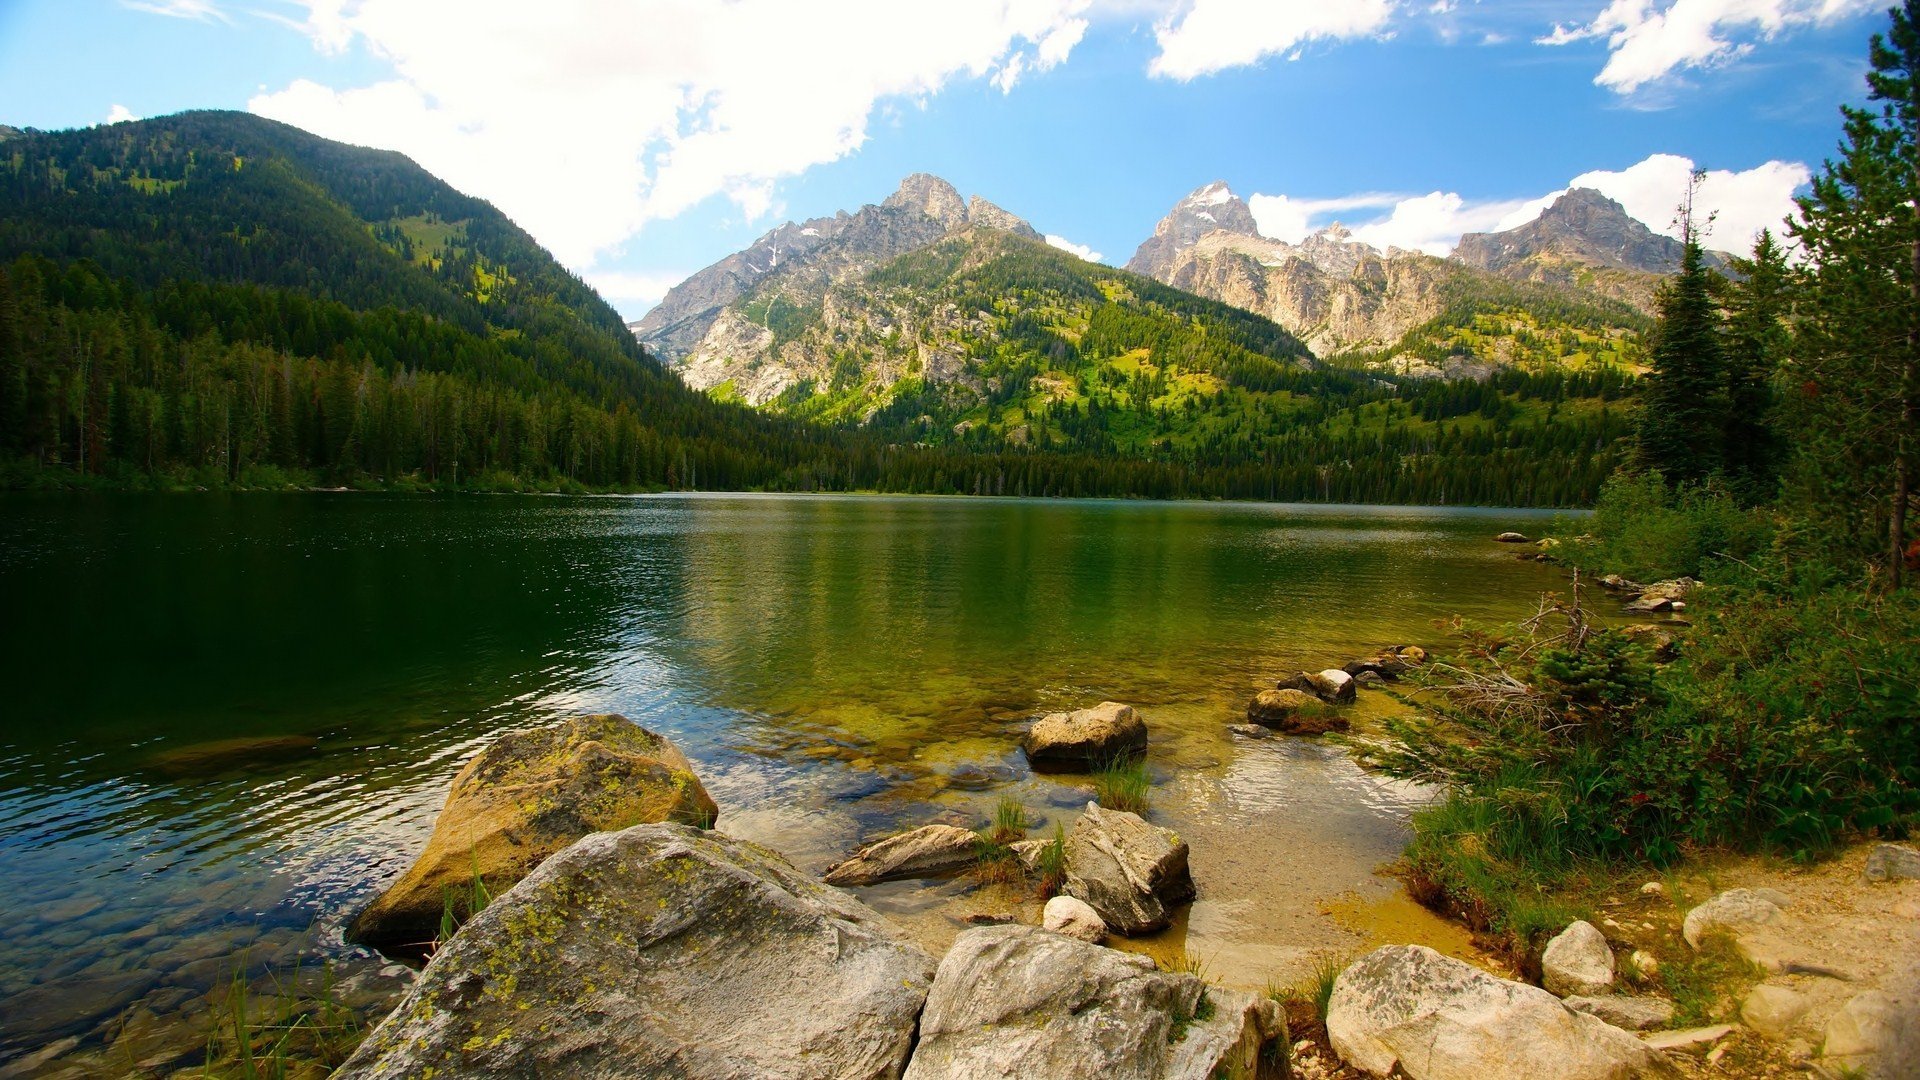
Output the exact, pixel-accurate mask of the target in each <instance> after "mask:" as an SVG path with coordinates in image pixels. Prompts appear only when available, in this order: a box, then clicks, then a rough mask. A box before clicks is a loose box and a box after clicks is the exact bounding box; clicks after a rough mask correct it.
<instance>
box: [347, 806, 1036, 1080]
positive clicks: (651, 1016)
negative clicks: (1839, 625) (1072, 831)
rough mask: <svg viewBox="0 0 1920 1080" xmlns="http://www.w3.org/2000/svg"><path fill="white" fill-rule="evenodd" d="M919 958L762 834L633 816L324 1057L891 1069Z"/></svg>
mask: <svg viewBox="0 0 1920 1080" xmlns="http://www.w3.org/2000/svg"><path fill="white" fill-rule="evenodd" d="M1062 940H1064V939H1062ZM933 968H934V965H933V960H932V958H930V957H928V956H927V955H926V954H925V953H923V952H921V951H920V950H919V949H918V948H916V947H914V946H913V945H912V944H910V943H908V942H907V941H906V940H905V939H904V938H902V937H901V936H900V935H899V932H898V931H897V930H895V929H894V927H893V926H892V925H891V924H890V923H888V922H887V921H886V920H885V919H883V918H882V917H881V916H880V915H879V914H878V913H877V912H875V911H874V910H873V909H871V908H869V907H867V906H866V905H865V904H862V903H860V902H859V901H857V900H855V899H853V898H852V897H851V896H849V895H848V894H846V893H844V892H841V891H840V890H838V889H834V888H830V887H828V886H825V885H822V884H820V883H819V882H817V881H814V880H813V879H811V878H809V877H808V876H806V875H805V874H802V873H800V872H799V871H798V870H796V869H795V868H794V867H793V866H792V865H791V864H790V863H788V862H787V861H786V860H785V859H783V858H781V857H780V856H779V855H777V854H775V853H773V852H771V851H768V850H767V849H765V848H762V847H759V846H758V845H755V844H750V843H747V842H746V841H742V840H736V839H733V838H731V837H727V836H722V835H719V834H716V833H710V832H706V831H703V830H699V829H693V828H688V827H686V826H684V825H669V824H661V825H640V826H636V827H634V828H631V829H627V830H624V831H622V832H603V833H596V834H594V835H592V836H588V837H586V838H585V839H583V840H580V841H579V842H577V843H575V844H574V845H573V846H571V847H569V848H567V849H566V850H565V851H562V852H561V853H559V854H557V855H555V856H553V857H552V858H550V859H548V860H547V861H546V862H544V863H542V864H541V865H540V867H539V868H538V869H536V870H535V871H533V873H531V874H529V875H528V876H527V877H526V878H525V879H524V880H523V881H521V882H520V883H519V884H518V885H516V886H514V887H513V888H512V889H511V890H509V891H507V892H506V893H505V894H504V895H502V896H500V897H499V898H497V899H496V900H494V902H493V903H492V904H491V905H489V906H488V907H487V908H486V909H485V910H484V911H482V912H480V913H479V914H478V915H476V916H474V918H473V919H472V920H471V921H469V922H468V923H467V924H466V925H465V926H463V927H461V929H460V932H459V933H457V934H455V935H454V936H453V938H452V939H451V940H450V941H449V942H447V943H446V944H445V945H443V946H442V947H441V948H440V949H439V950H438V951H437V952H435V953H434V956H433V959H432V960H431V961H430V962H429V963H428V964H427V966H426V969H425V970H424V971H422V972H421V973H420V978H419V980H418V981H417V982H416V983H415V984H414V986H413V988H412V990H410V991H409V992H408V994H407V996H406V998H405V999H404V1000H402V1001H401V1003H400V1005H399V1006H398V1007H397V1008H395V1009H394V1011H393V1013H392V1014H391V1015H389V1016H388V1017H387V1018H386V1020H385V1021H383V1022H382V1023H381V1024H380V1026H379V1027H378V1028H377V1029H375V1030H374V1032H373V1034H372V1035H371V1036H369V1037H368V1038H367V1040H366V1042H364V1043H363V1044H362V1045H361V1046H360V1048H359V1049H358V1050H356V1051H355V1052H354V1054H353V1056H352V1057H351V1058H350V1059H348V1061H347V1063H346V1064H345V1065H344V1066H342V1068H341V1070H340V1071H339V1072H338V1073H336V1074H334V1075H335V1077H336V1080H372V1078H389V1077H391V1078H399V1077H419V1076H434V1077H437V1078H438V1080H458V1078H478V1077H498V1076H636V1075H639V1076H675V1077H689V1078H721V1077H725V1078H728V1080H732V1078H738V1077H748V1076H752V1077H774V1078H781V1077H806V1078H826V1077H874V1078H878V1077H893V1076H898V1075H899V1074H900V1070H901V1069H902V1068H903V1067H905V1065H906V1062H907V1056H908V1053H909V1052H910V1050H911V1049H912V1046H913V1038H914V1025H915V1018H916V1017H917V1016H918V1015H919V1012H920V1009H921V1006H922V1004H923V1003H924V1002H925V1000H926V995H927V989H928V987H929V985H930V984H931V981H932V975H933Z"/></svg>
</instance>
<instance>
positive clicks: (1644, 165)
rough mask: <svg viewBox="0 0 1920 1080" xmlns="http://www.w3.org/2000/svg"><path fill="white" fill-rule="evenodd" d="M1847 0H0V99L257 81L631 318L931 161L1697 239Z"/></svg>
mask: <svg viewBox="0 0 1920 1080" xmlns="http://www.w3.org/2000/svg"><path fill="white" fill-rule="evenodd" d="M1883 7H1884V5H1883V3H1879V2H1862V0H1565V2H1551V3H1549V2H1533V0H1485V2H1480V3H1475V2H1472V0H1415V2H1397V0H1308V2H1302V0H728V2H720V0H626V2H621V0H542V2H539V3H533V4H526V3H518V2H507V0H0V122H5V123H11V124H15V125H19V126H33V127H39V128H61V127H74V126H82V125H88V124H96V123H101V122H105V121H106V120H107V119H108V118H109V116H115V117H123V118H125V117H144V116H153V115H159V114H163V113H168V112H174V111H178V110H181V109H189V108H229V109H251V110H253V111H255V112H259V113H262V114H264V115H269V116H274V117H276V118H278V119H283V120H286V121H288V122H290V123H295V124H298V125H299V126H302V127H305V128H308V129H309V130H313V131H316V132H318V133H320V134H323V135H327V136H329V137H332V138H338V139H342V140H345V141H349V142H356V143H363V144H368V145H377V146H384V147H390V148H393V149H397V150H401V151H403V152H405V153H408V154H411V155H412V156H413V157H414V158H415V159H416V160H418V161H420V162H421V163H422V164H423V165H425V166H427V167H428V168H429V169H432V170H433V171H434V172H436V173H438V174H440V175H441V176H443V177H444V178H446V179H447V180H449V181H450V182H452V183H453V184H455V185H456V186H458V187H460V188H462V189H463V190H467V191H471V192H473V193H475V194H478V195H481V196H484V197H486V198H488V199H491V200H492V201H493V202H494V203H495V204H496V205H498V206H500V207H501V208H502V209H503V210H505V211H506V212H507V213H509V214H510V215H512V216H513V217H514V218H515V219H516V220H517V221H519V222H520V223H521V224H522V225H524V226H526V227H527V228H528V229H529V230H530V231H532V232H533V233H534V235H535V236H536V237H538V238H539V239H540V240H541V241H542V242H543V243H545V244H547V246H549V247H550V248H552V249H553V250H554V252H555V253H556V254H557V255H559V256H560V258H561V259H562V260H563V261H564V262H566V263H567V264H568V265H569V266H571V267H573V268H574V269H575V270H577V271H579V272H581V273H582V274H583V275H584V276H586V277H587V278H588V279H589V280H590V281H593V282H595V283H596V284H597V285H599V286H601V289H602V291H603V292H604V293H605V294H607V295H608V298H609V299H611V300H613V301H614V303H615V305H616V306H618V307H619V308H620V309H621V310H622V311H624V312H626V313H627V314H628V316H629V317H635V318H637V317H638V316H639V315H640V314H642V313H643V312H644V311H645V310H646V309H647V307H649V306H650V305H651V303H652V302H654V301H655V300H656V299H657V298H658V296H659V295H660V293H661V292H662V291H663V290H664V289H665V288H666V286H667V285H670V284H671V283H672V282H673V281H675V280H677V279H678V278H679V277H681V276H684V275H685V274H687V273H690V272H691V271H693V270H696V269H698V268H699V267H701V266H703V265H705V264H707V263H710V262H712V261H714V260H715V259H718V258H720V257H721V256H723V255H725V254H726V253H728V252H730V251H733V250H735V249H737V248H740V247H742V246H744V245H745V244H747V243H748V242H750V241H751V240H752V239H753V237H755V236H757V235H759V234H760V233H762V232H764V231H766V230H767V229H769V228H772V227H773V226H774V225H776V224H778V223H779V222H780V221H782V220H785V219H788V218H794V219H799V218H805V217H810V216H815V215H820V214H829V213H832V212H833V211H834V210H837V209H842V208H846V209H852V208H855V207H858V206H859V205H860V204H862V203H867V202H876V201H878V200H880V199H881V198H884V197H885V196H886V195H887V194H888V193H889V192H890V191H891V190H892V189H893V187H894V186H895V185H896V184H897V183H898V181H899V179H900V177H901V176H903V175H905V174H907V173H909V172H915V171H927V172H934V173H938V174H940V175H942V176H945V177H947V178H948V179H949V180H951V181H953V182H954V184H955V185H956V186H958V187H959V188H960V189H961V191H962V192H964V193H968V194H974V193H978V194H981V195H984V196H986V197H987V198H989V199H991V200H993V201H994V202H997V203H999V204H1000V205H1002V206H1005V207H1006V208H1008V209H1010V210H1012V211H1014V212H1016V213H1019V214H1021V215H1022V216H1024V217H1026V218H1027V219H1028V220H1030V221H1032V222H1033V223H1034V225H1035V226H1036V227H1038V228H1039V229H1041V230H1042V231H1043V232H1045V233H1048V234H1050V235H1052V236H1055V237H1058V238H1059V239H1060V242H1061V243H1062V244H1071V245H1075V246H1077V247H1078V248H1080V249H1081V250H1083V251H1086V252H1089V253H1098V254H1099V255H1100V256H1102V257H1103V258H1104V260H1105V261H1107V262H1111V263H1115V264H1119V263H1122V262H1124V261H1125V260H1126V259H1127V257H1128V256H1129V255H1131V253H1132V251H1133V248H1134V247H1135V246H1136V245H1137V244H1138V243H1139V242H1140V240H1142V239H1143V238H1145V237H1146V236H1147V235H1149V234H1150V233H1151V232H1152V230H1153V226H1154V224H1155V222H1156V221H1157V220H1158V219H1159V218H1160V217H1161V216H1162V215H1163V214H1164V213H1166V211H1167V209H1168V208H1169V207H1170V206H1171V205H1172V204H1173V203H1174V202H1175V201H1177V200H1178V199H1179V198H1180V197H1181V196H1182V195H1184V194H1185V193H1186V192H1188V191H1190V190H1192V189H1194V188H1196V187H1199V186H1201V185H1202V184H1205V183H1207V182H1208V181H1211V180H1214V179H1224V180H1226V181H1228V182H1229V184H1231V185H1232V187H1233V188H1234V190H1235V191H1236V192H1238V193H1240V194H1242V195H1243V196H1247V197H1249V199H1250V201H1251V202H1252V204H1253V206H1254V209H1255V215H1256V217H1257V218H1258V220H1259V221H1260V223H1261V227H1262V229H1263V231H1266V232H1268V233H1269V234H1271V235H1274V236H1276V237H1277V238H1279V239H1286V240H1293V239H1298V237H1299V236H1300V235H1301V234H1303V233H1304V231H1306V230H1308V229H1311V228H1314V227H1318V226H1320V225H1324V224H1325V223H1327V222H1328V221H1330V220H1333V219H1334V218H1336V217H1337V218H1339V219H1341V220H1343V221H1345V222H1346V223H1348V224H1349V225H1352V226H1356V227H1357V229H1358V232H1359V234H1360V235H1361V237H1362V238H1364V239H1367V240H1369V241H1371V242H1374V243H1377V244H1380V245H1382V246H1385V245H1388V244H1394V245H1398V246H1404V247H1419V248H1422V249H1424V250H1429V251H1433V252H1435V253H1444V252H1445V251H1446V250H1447V249H1449V248H1450V247H1451V245H1452V243H1453V241H1454V239H1456V238H1457V236H1458V235H1459V233H1460V232H1462V231H1474V230H1482V229H1489V228H1496V227H1502V226H1510V225H1512V224H1514V223H1517V222H1519V221H1523V220H1525V219H1526V218H1527V217H1528V216H1530V215H1531V214H1533V213H1536V212H1537V211H1538V208H1539V206H1541V205H1543V204H1544V202H1545V201H1547V200H1549V199H1550V198H1551V197H1552V195H1553V194H1554V193H1556V192H1558V191H1560V190H1562V189H1564V188H1566V187H1567V186H1569V184H1570V183H1573V182H1575V181H1576V180H1578V181H1579V182H1581V183H1584V184H1587V185H1589V186H1596V187H1599V188H1601V190H1603V191H1606V192H1607V193H1608V194H1610V195H1613V196H1614V197H1615V198H1618V199H1620V200H1621V201H1622V202H1623V203H1624V204H1625V205H1626V206H1627V207H1628V209H1629V210H1630V211H1632V212H1633V213H1635V214H1636V216H1639V217H1641V218H1642V219H1643V220H1645V221H1647V222H1648V223H1649V224H1650V225H1652V226H1654V227H1656V228H1662V229H1664V228H1666V227H1667V225H1668V222H1669V219H1670V208H1671V207H1672V206H1673V204H1674V203H1675V202H1677V201H1678V198H1679V196H1680V194H1681V188H1682V187H1683V185H1684V183H1685V176H1686V174H1687V171H1688V169H1689V168H1691V167H1693V166H1698V167H1700V168H1705V169H1708V170H1710V175H1709V179H1708V181H1707V186H1706V189H1705V192H1704V196H1703V197H1704V199H1705V201H1706V202H1707V203H1708V204H1709V205H1710V206H1711V207H1712V208H1713V209H1716V210H1718V211H1719V213H1720V219H1719V221H1718V223H1717V224H1716V226H1715V231H1714V234H1713V237H1712V239H1713V241H1714V242H1715V244H1716V246H1721V247H1726V248H1734V249H1739V248H1743V247H1744V246H1745V244H1746V242H1747V238H1748V237H1750V236H1751V234H1752V231H1753V230H1754V229H1756V228H1758V227H1759V226H1760V225H1762V224H1765V223H1768V222H1772V221H1777V220H1778V218H1779V217H1780V215H1781V214H1783V213H1784V212H1786V210H1787V209H1788V199H1789V197H1790V195H1791V193H1792V191H1793V189H1794V187H1795V185H1797V184H1799V183H1800V182H1802V181H1803V180H1804V178H1805V176H1806V175H1807V170H1809V169H1817V168H1818V166H1819V163H1820V161H1821V160H1822V159H1823V158H1824V157H1826V156H1827V155H1829V154H1830V153H1831V152H1832V149H1833V147H1834V145H1835V142H1836V140H1837V138H1838V135H1839V124H1838V118H1837V106H1838V104H1839V103H1840V102H1842V101H1854V100H1858V99H1859V97H1860V96H1861V93H1862V90H1861V78H1862V74H1863V72H1864V70H1865V60H1864V57H1865V52H1866V39H1867V36H1868V35H1869V34H1870V33H1872V32H1873V31H1875V30H1878V29H1881V28H1882V27H1884V26H1885V23H1886V17H1885V14H1884V10H1883Z"/></svg>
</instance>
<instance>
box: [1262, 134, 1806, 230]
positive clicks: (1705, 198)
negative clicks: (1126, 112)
mask: <svg viewBox="0 0 1920 1080" xmlns="http://www.w3.org/2000/svg"><path fill="white" fill-rule="evenodd" d="M1693 168H1694V166H1693V162H1692V161H1690V160H1688V159H1687V158H1684V157H1679V156H1677V155H1674V154H1653V155H1650V156H1648V157H1647V158H1645V159H1643V160H1641V161H1639V162H1636V163H1635V164H1633V165H1630V166H1628V167H1627V168H1625V169H1619V170H1605V169H1601V170H1595V171H1592V172H1585V173H1581V174H1580V175H1579V176H1576V177H1574V178H1573V179H1572V180H1571V181H1569V182H1568V184H1567V187H1566V188H1560V189H1558V190H1555V191H1550V192H1548V193H1546V194H1544V195H1541V196H1538V197H1536V198H1526V199H1483V200H1470V199H1467V198H1465V197H1463V196H1461V195H1460V194H1459V193H1457V192H1450V191H1432V192H1428V193H1427V194H1424V195H1397V194H1386V193H1381V192H1368V193H1363V194H1357V195H1348V196H1342V197H1338V198H1331V199H1297V198H1291V197H1289V196H1285V195H1255V196H1253V197H1251V198H1249V199H1248V200H1247V203H1248V206H1249V207H1250V208H1251V209H1252V210H1253V216H1254V221H1255V223H1256V224H1257V225H1258V226H1259V227H1260V232H1261V233H1262V234H1263V235H1266V236H1270V237H1272V238H1273V239H1275V240H1284V241H1286V242H1288V243H1298V242H1299V241H1300V240H1301V239H1303V238H1305V237H1306V236H1307V235H1308V234H1309V233H1311V232H1313V231H1315V230H1317V229H1320V228H1323V227H1325V226H1326V225H1327V224H1328V223H1329V221H1330V219H1331V218H1332V217H1334V216H1336V215H1342V214H1350V213H1352V212H1353V211H1370V212H1371V213H1368V214H1364V215H1361V216H1360V218H1359V223H1358V224H1354V225H1352V226H1351V228H1352V230H1353V234H1354V238H1355V239H1356V240H1361V241H1365V242H1366V243H1369V244H1372V245H1373V246H1375V247H1378V248H1382V249H1384V248H1389V247H1397V248H1405V249H1408V250H1413V251H1424V252H1426V253H1427V254H1429V255H1445V254H1447V253H1448V252H1450V251H1452V250H1453V249H1454V247H1455V246H1456V245H1458V244H1459V242H1460V237H1461V236H1462V235H1463V234H1465V233H1470V232H1505V231H1506V230H1508V229H1514V228H1518V227H1519V226H1521V225H1525V224H1526V223H1527V222H1529V221H1532V220H1533V219H1535V218H1537V217H1539V216H1540V213H1541V211H1543V210H1545V209H1546V208H1547V207H1548V206H1550V205H1552V204H1553V202H1554V200H1556V199H1558V198H1559V197H1560V196H1562V195H1564V194H1566V192H1567V188H1574V187H1583V188H1592V189H1594V190H1596V191H1598V192H1600V193H1601V194H1603V195H1605V196H1607V197H1608V198H1610V199H1613V200H1614V201H1615V202H1618V203H1619V204H1620V205H1621V206H1622V207H1623V208H1625V210H1626V211H1627V213H1628V214H1629V215H1631V216H1632V217H1634V218H1636V219H1638V220H1639V221H1641V222H1642V223H1644V224H1645V225H1646V226H1647V227H1648V228H1650V229H1652V230H1653V231H1655V232H1657V233H1663V234H1665V235H1668V236H1673V237H1678V236H1679V235H1680V228H1679V224H1678V222H1677V221H1675V210H1676V208H1677V207H1678V206H1679V204H1680V201H1681V199H1682V198H1684V197H1685V195H1686V191H1687V183H1688V178H1689V177H1690V176H1692V174H1693ZM1811 176H1812V174H1811V172H1810V171H1809V170H1808V169H1807V167H1806V166H1805V165H1802V164H1800V163H1798V162H1787V161H1769V162H1766V163H1765V164H1762V165H1757V166H1755V167H1753V168H1751V169H1745V170H1741V171H1738V172H1736V171H1732V170H1728V169H1715V170H1709V171H1708V172H1707V174H1706V176H1705V177H1704V178H1703V180H1702V181H1701V185H1700V190H1699V192H1698V194H1697V195H1696V196H1695V199H1694V204H1695V211H1696V216H1697V217H1698V218H1699V220H1700V221H1702V222H1704V221H1706V219H1707V216H1708V215H1713V221H1712V224H1711V225H1710V226H1708V228H1707V236H1706V241H1707V245H1708V246H1709V247H1715V248H1721V249H1724V250H1727V251H1732V252H1735V253H1738V254H1744V253H1745V252H1747V251H1748V250H1749V249H1751V248H1752V246H1753V238H1754V237H1755V236H1756V235H1757V234H1758V233H1759V232H1760V230H1761V229H1763V228H1770V229H1772V230H1773V231H1774V233H1775V235H1779V234H1780V233H1781V232H1782V226H1781V222H1782V221H1783V220H1784V219H1785V218H1786V217H1787V215H1789V214H1790V213H1792V212H1793V209H1794V204H1793V193H1794V191H1795V190H1797V189H1798V188H1800V187H1801V186H1803V185H1804V184H1806V183H1807V181H1808V180H1809V179H1810V178H1811Z"/></svg>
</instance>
